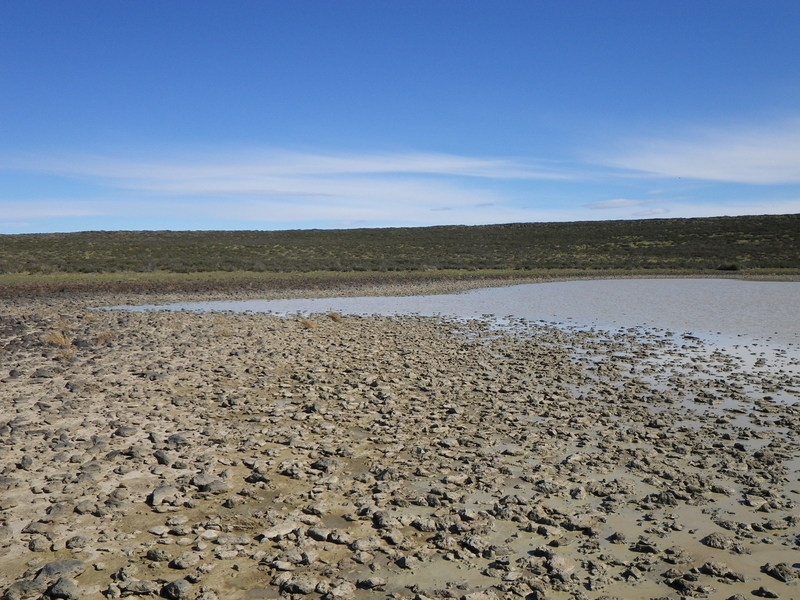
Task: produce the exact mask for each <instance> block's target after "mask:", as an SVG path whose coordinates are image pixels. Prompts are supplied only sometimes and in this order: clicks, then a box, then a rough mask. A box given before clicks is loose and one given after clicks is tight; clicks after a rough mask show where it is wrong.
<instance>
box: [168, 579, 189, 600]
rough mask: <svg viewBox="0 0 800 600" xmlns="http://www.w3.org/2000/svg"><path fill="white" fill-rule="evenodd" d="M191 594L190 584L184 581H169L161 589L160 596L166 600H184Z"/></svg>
mask: <svg viewBox="0 0 800 600" xmlns="http://www.w3.org/2000/svg"><path fill="white" fill-rule="evenodd" d="M191 594H192V584H191V583H189V582H188V581H186V580H185V579H176V580H175V581H170V582H169V583H168V584H166V585H165V586H164V587H163V588H161V595H162V596H163V597H164V598H168V600H184V598H188V597H189V596H190V595H191Z"/></svg>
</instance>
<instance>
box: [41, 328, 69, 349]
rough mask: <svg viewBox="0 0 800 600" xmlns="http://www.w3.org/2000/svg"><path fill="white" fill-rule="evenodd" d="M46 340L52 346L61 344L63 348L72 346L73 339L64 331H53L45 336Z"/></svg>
mask: <svg viewBox="0 0 800 600" xmlns="http://www.w3.org/2000/svg"><path fill="white" fill-rule="evenodd" d="M44 342H45V343H46V344H50V345H51V346H60V347H61V348H69V347H70V346H72V340H71V339H69V336H68V335H67V334H66V333H64V332H63V331H51V332H49V333H47V334H46V335H45V336H44Z"/></svg>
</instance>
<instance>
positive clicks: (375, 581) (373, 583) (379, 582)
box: [357, 577, 387, 591]
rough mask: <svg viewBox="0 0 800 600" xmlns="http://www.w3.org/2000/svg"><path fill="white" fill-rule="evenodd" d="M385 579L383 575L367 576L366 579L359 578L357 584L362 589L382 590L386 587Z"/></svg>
mask: <svg viewBox="0 0 800 600" xmlns="http://www.w3.org/2000/svg"><path fill="white" fill-rule="evenodd" d="M386 583H387V581H386V580H385V579H384V578H383V577H368V578H367V579H359V580H358V583H357V586H358V587H359V588H360V589H362V590H376V591H379V590H383V589H384V588H385V587H386Z"/></svg>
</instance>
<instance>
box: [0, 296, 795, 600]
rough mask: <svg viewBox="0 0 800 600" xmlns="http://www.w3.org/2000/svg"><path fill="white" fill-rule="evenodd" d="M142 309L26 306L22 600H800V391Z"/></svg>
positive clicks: (630, 349) (671, 370) (691, 369)
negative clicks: (699, 599)
mask: <svg viewBox="0 0 800 600" xmlns="http://www.w3.org/2000/svg"><path fill="white" fill-rule="evenodd" d="M390 293H393V292H391V291H390ZM203 298H204V299H205V298H207V297H205V296H204V297H203ZM175 299H190V298H185V297H183V296H179V295H171V296H163V297H161V298H159V301H174V300H175ZM141 301H142V299H141V298H137V297H131V296H128V297H125V296H114V297H111V296H109V297H89V296H87V297H83V298H79V297H74V298H65V299H49V300H24V301H23V300H18V301H14V300H7V301H3V302H2V304H0V594H2V596H0V597H2V598H8V599H18V598H87V599H95V598H97V599H100V598H119V597H132V598H136V597H143V598H147V597H165V598H186V599H203V600H212V599H214V598H219V599H227V598H232V599H239V598H242V599H250V598H252V599H256V598H278V597H295V598H311V599H315V598H329V599H335V598H357V599H358V598H363V599H371V598H408V599H412V598H419V599H425V598H431V599H433V598H466V599H467V600H483V599H491V598H530V599H532V600H536V599H540V598H541V599H544V598H548V599H549V598H565V599H566V598H587V599H594V598H614V597H616V598H666V597H669V598H681V597H705V598H731V597H734V596H737V595H740V596H741V597H744V598H749V597H753V596H755V597H775V598H800V584H798V579H800V516H799V515H800V508H799V507H800V380H799V379H798V377H797V375H796V373H797V369H796V368H794V369H787V368H784V367H785V366H786V365H781V364H763V362H759V360H758V359H755V360H754V364H750V363H747V364H745V363H744V362H742V361H741V360H740V359H739V358H736V357H734V356H732V355H728V354H726V353H724V352H720V351H712V350H711V349H709V348H707V347H704V345H703V343H702V342H701V341H700V340H697V339H694V338H691V337H687V338H685V339H682V340H680V341H679V342H678V343H676V342H675V340H674V339H673V338H671V337H669V336H667V335H666V334H665V333H664V332H658V331H645V330H641V329H634V330H627V331H615V332H613V333H607V332H599V331H578V330H565V329H559V328H556V327H553V326H548V325H545V324H529V323H519V324H518V325H517V327H516V328H515V329H514V330H505V331H498V330H496V329H494V328H492V327H491V326H490V324H489V323H487V322H481V321H473V322H470V323H466V324H465V323H453V322H448V321H446V320H440V319H430V318H420V317H414V318H411V317H409V318H387V317H351V316H341V315H336V314H334V315H315V316H312V317H309V318H290V319H282V318H279V317H275V316H271V315H260V314H230V313H224V314H193V313H160V312H152V313H143V314H138V313H129V312H117V311H108V312H105V311H94V310H89V307H90V306H97V305H98V304H101V305H102V304H108V305H110V304H135V303H139V302H141ZM146 302H148V303H150V302H153V297H150V296H149V297H147V299H146ZM795 366H796V365H795Z"/></svg>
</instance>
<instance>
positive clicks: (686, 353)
mask: <svg viewBox="0 0 800 600" xmlns="http://www.w3.org/2000/svg"><path fill="white" fill-rule="evenodd" d="M109 308H114V309H126V310H134V311H146V310H170V311H198V312H215V311H233V312H268V313H273V314H276V315H283V316H285V315H296V314H303V315H308V314H315V313H330V312H338V313H342V314H347V315H376V314H377V315H386V316H395V315H418V316H442V317H449V318H454V319H476V318H477V319H487V318H488V319H490V320H493V321H494V322H495V323H497V324H499V325H511V326H512V327H514V326H515V325H517V324H520V323H524V322H529V323H530V322H533V323H535V322H545V323H548V324H555V325H558V326H560V327H569V328H577V329H589V328H591V329H595V330H604V331H611V332H625V333H628V334H630V333H634V334H636V332H638V335H639V336H640V337H641V338H642V339H644V338H645V337H650V338H652V337H653V335H656V337H658V338H662V339H664V340H667V341H669V342H671V343H670V345H671V346H672V352H673V353H676V354H677V355H679V356H682V358H683V359H684V360H685V361H687V364H688V365H690V366H689V368H692V367H691V365H693V364H694V365H696V364H699V363H706V364H711V363H715V361H714V360H713V358H714V353H715V352H716V351H722V352H723V353H724V354H725V355H727V356H729V357H733V358H734V359H735V361H736V362H737V363H738V366H737V367H736V370H737V371H743V372H747V373H749V374H751V375H755V376H756V377H758V378H763V380H764V381H765V382H766V381H774V380H775V378H776V377H779V379H780V380H782V381H796V380H797V378H798V377H800V283H796V282H759V281H739V280H729V279H606V280H594V281H569V282H556V283H538V284H524V285H512V286H507V287H497V288H485V289H477V290H470V291H467V292H461V293H458V294H443V295H429V296H388V297H387V296H374V297H356V298H310V299H308V298H307V299H292V300H236V301H217V302H183V303H176V304H166V305H145V306H117V307H109ZM700 341H702V343H700V344H698V342H700ZM717 375H719V373H718V374H717ZM725 376H727V377H730V376H731V372H730V371H728V372H727V374H726V375H725ZM748 387H751V385H748ZM773 387H774V388H775V389H774V390H773V392H774V393H775V395H776V396H779V397H780V398H781V400H782V401H784V402H789V403H794V402H797V401H798V398H799V397H800V392H798V391H797V390H796V389H794V388H795V386H794V385H788V386H787V385H777V386H773Z"/></svg>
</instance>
